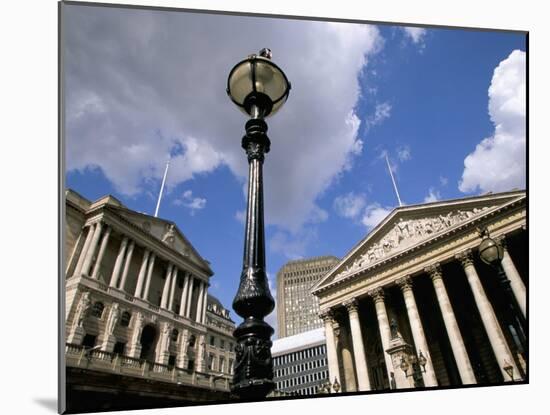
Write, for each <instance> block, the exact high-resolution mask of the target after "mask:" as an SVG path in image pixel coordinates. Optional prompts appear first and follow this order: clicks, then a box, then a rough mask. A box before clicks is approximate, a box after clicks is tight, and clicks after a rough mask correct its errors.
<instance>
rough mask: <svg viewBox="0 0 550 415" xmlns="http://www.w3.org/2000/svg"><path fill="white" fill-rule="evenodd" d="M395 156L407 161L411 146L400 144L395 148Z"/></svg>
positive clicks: (409, 156) (409, 157)
mask: <svg viewBox="0 0 550 415" xmlns="http://www.w3.org/2000/svg"><path fill="white" fill-rule="evenodd" d="M397 158H398V159H399V161H407V160H410V159H411V148H410V147H409V146H401V147H398V148H397Z"/></svg>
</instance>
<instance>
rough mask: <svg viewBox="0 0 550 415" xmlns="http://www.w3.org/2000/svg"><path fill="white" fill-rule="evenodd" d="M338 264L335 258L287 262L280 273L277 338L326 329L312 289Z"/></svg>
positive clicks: (278, 274)
mask: <svg viewBox="0 0 550 415" xmlns="http://www.w3.org/2000/svg"><path fill="white" fill-rule="evenodd" d="M338 262H339V259H338V258H336V257H333V256H321V257H316V258H307V259H300V260H295V261H289V262H287V263H286V264H285V265H284V266H283V267H282V268H281V269H280V270H279V272H278V273H277V331H278V332H277V337H279V338H281V337H286V336H293V335H295V334H299V333H303V332H305V331H310V330H314V329H316V328H319V327H323V322H322V321H321V319H320V318H319V300H318V298H317V297H315V296H313V295H311V292H310V289H311V287H312V286H313V285H315V284H316V283H317V282H319V280H320V279H321V278H322V277H323V276H324V275H325V274H326V273H327V272H329V271H330V269H331V268H332V267H333V266H334V265H336V264H337V263H338Z"/></svg>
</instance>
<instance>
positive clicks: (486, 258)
mask: <svg viewBox="0 0 550 415" xmlns="http://www.w3.org/2000/svg"><path fill="white" fill-rule="evenodd" d="M479 233H480V237H481V238H482V240H481V243H480V244H479V247H478V251H479V257H480V258H481V260H482V261H483V262H485V263H486V264H488V265H490V266H491V267H493V269H495V270H496V271H497V277H498V282H499V284H500V286H501V287H502V289H503V291H504V294H505V296H506V297H505V302H506V311H507V315H508V322H509V324H511V326H512V328H513V330H514V331H515V335H516V336H517V339H518V342H519V346H520V349H521V350H520V351H521V352H522V353H527V340H526V336H525V330H526V329H527V323H526V321H525V317H524V316H523V313H522V311H521V309H520V307H519V304H518V302H517V299H516V297H515V295H514V293H513V291H512V288H511V286H510V280H509V279H508V277H507V276H506V273H505V272H504V269H503V267H502V258H503V255H504V249H503V248H502V245H501V244H500V243H498V242H497V241H495V240H494V239H493V238H491V236H490V235H489V231H488V230H487V228H484V229H480V230H479Z"/></svg>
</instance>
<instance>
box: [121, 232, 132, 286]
mask: <svg viewBox="0 0 550 415" xmlns="http://www.w3.org/2000/svg"><path fill="white" fill-rule="evenodd" d="M134 245H135V243H134V241H133V240H132V241H130V246H128V250H127V252H126V260H125V261H124V269H123V270H122V278H121V279H120V285H119V287H118V288H119V289H121V290H122V291H124V286H125V285H126V279H127V278H128V271H129V270H130V264H131V262H132V254H133V253H134Z"/></svg>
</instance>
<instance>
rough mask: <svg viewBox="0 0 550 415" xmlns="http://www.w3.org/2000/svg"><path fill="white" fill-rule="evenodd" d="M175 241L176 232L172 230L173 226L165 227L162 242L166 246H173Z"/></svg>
mask: <svg viewBox="0 0 550 415" xmlns="http://www.w3.org/2000/svg"><path fill="white" fill-rule="evenodd" d="M175 239H176V232H175V230H174V225H173V224H172V225H167V228H166V232H164V235H163V236H162V242H164V243H165V244H167V245H173V244H174V241H175Z"/></svg>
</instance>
